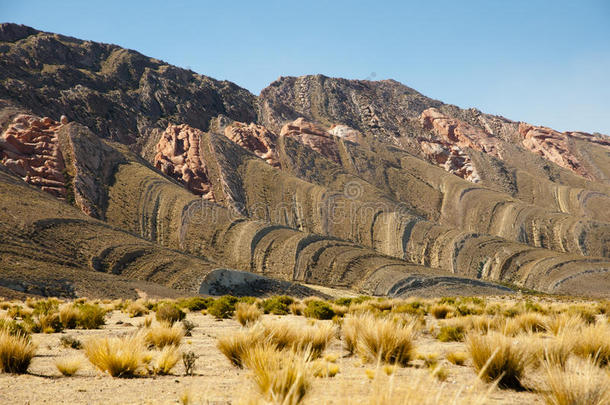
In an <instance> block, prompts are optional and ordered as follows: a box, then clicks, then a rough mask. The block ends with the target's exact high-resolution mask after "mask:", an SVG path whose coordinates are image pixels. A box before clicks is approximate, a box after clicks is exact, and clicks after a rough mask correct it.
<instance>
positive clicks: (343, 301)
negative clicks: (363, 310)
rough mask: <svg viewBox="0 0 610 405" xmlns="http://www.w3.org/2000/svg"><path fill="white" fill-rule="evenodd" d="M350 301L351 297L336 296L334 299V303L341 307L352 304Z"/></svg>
mask: <svg viewBox="0 0 610 405" xmlns="http://www.w3.org/2000/svg"><path fill="white" fill-rule="evenodd" d="M352 301H353V299H352V298H347V297H342V298H337V299H336V300H335V304H337V305H341V306H343V307H349V306H350V305H351V304H352Z"/></svg>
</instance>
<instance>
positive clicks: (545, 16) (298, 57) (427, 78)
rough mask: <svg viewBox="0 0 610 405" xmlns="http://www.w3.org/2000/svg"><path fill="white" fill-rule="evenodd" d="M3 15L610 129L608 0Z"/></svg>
mask: <svg viewBox="0 0 610 405" xmlns="http://www.w3.org/2000/svg"><path fill="white" fill-rule="evenodd" d="M423 3H430V4H423ZM0 20H1V21H11V22H17V23H22V24H26V25H30V26H33V27H35V28H37V29H41V30H45V31H51V32H58V33H62V34H66V35H71V36H75V37H78V38H83V39H89V40H94V41H101V42H107V43H115V44H118V45H121V46H124V47H127V48H131V49H136V50H138V51H140V52H142V53H144V54H145V55H149V56H153V57H156V58H158V59H162V60H165V61H167V62H169V63H172V64H175V65H178V66H182V67H189V68H191V69H193V70H194V71H196V72H198V73H202V74H206V75H209V76H212V77H214V78H217V79H227V80H231V81H233V82H235V83H237V84H239V85H241V86H243V87H245V88H247V89H249V90H250V91H252V92H254V93H256V94H258V93H259V92H260V90H261V89H262V88H264V87H265V86H267V85H268V84H269V83H270V82H272V81H273V80H275V79H277V78H278V77H279V76H293V75H304V74H315V73H322V74H325V75H328V76H337V77H345V78H356V79H364V78H371V77H373V76H374V78H375V79H385V78H393V79H395V80H398V81H400V82H402V83H404V84H406V85H407V86H410V87H412V88H414V89H416V90H418V91H420V92H422V93H423V94H425V95H427V96H430V97H434V98H437V99H439V100H442V101H444V102H447V103H452V104H456V105H458V106H460V107H465V108H467V107H477V108H479V109H481V110H483V111H485V112H489V113H493V114H500V115H503V116H505V117H507V118H510V119H514V120H520V121H528V122H531V123H533V124H538V125H546V126H551V127H553V128H556V129H559V130H583V131H588V132H594V131H598V132H602V133H606V134H610V1H608V0H600V1H593V0H591V1H586V0H584V1H562V0H555V1H540V0H529V1H521V0H514V1H508V0H507V1H500V0H497V1H494V0H487V1H468V2H466V1H434V2H423V1H413V2H408V1H386V2H383V1H344V0H335V1H315V0H310V1H300V2H288V1H264V0H259V1H226V0H225V1H221V0H220V1H214V2H210V1H171V2H170V1H155V0H149V1H146V2H144V1H142V2H137V1H127V0H122V1H113V0H105V1H102V2H96V1H87V0H79V1H49V0H46V1H28V0H17V1H15V0H12V1H9V0H0Z"/></svg>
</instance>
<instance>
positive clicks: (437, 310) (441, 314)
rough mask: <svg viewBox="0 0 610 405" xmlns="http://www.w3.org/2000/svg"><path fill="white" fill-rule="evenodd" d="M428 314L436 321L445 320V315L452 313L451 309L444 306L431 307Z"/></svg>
mask: <svg viewBox="0 0 610 405" xmlns="http://www.w3.org/2000/svg"><path fill="white" fill-rule="evenodd" d="M430 313H431V314H432V316H433V317H435V318H436V319H445V318H447V315H450V314H452V313H453V308H452V307H450V306H449V305H445V304H438V305H433V306H432V307H430Z"/></svg>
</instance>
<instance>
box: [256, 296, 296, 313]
mask: <svg viewBox="0 0 610 405" xmlns="http://www.w3.org/2000/svg"><path fill="white" fill-rule="evenodd" d="M293 303H294V299H293V298H292V297H288V296H286V295H278V296H275V297H271V298H267V299H266V300H264V301H263V311H264V312H265V313H266V314H272V315H287V314H288V312H289V306H290V305H291V304H293Z"/></svg>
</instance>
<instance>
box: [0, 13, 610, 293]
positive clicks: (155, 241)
mask: <svg viewBox="0 0 610 405" xmlns="http://www.w3.org/2000/svg"><path fill="white" fill-rule="evenodd" d="M0 66H1V67H2V69H0V100H2V101H0V168H2V170H3V171H2V173H3V174H2V178H1V179H0V180H2V181H1V182H0V183H1V184H3V185H4V186H3V187H5V191H6V193H3V197H2V198H0V204H1V205H2V207H0V208H2V210H4V211H5V212H9V213H10V212H20V213H21V214H19V215H21V216H23V217H24V218H22V219H21V220H18V217H16V216H15V215H13V214H11V215H8V216H6V217H5V220H6V221H7V222H6V225H7V226H6V230H5V232H6V233H5V235H4V239H5V240H4V241H3V248H2V249H3V250H2V251H3V252H4V253H5V256H3V257H7V258H10V257H16V256H14V255H18V254H21V255H26V256H29V257H30V258H31V263H37V260H43V256H40V255H38V254H34V253H32V251H31V248H28V247H27V244H28V243H34V245H36V244H42V245H44V246H46V249H47V250H48V251H49V254H51V256H49V257H59V256H57V254H58V252H59V253H60V256H62V257H65V259H61V260H59V261H58V260H57V259H53V260H54V263H56V264H55V265H54V266H59V267H56V273H53V274H67V273H65V272H66V270H65V269H63V267H62V266H65V265H66V263H68V262H69V263H72V264H70V266H76V267H79V268H81V269H82V270H81V271H88V272H86V273H83V274H86V275H88V276H91V274H94V273H99V272H102V273H105V274H107V275H106V276H104V277H106V278H104V279H103V280H104V283H112V282H115V281H113V280H115V279H114V278H113V277H115V276H116V277H119V278H120V279H121V280H123V281H120V283H123V284H122V285H126V284H124V283H125V280H140V281H142V282H146V283H153V284H155V283H156V284H160V285H161V286H162V287H163V288H172V289H177V290H181V291H190V292H191V293H193V292H196V291H197V290H198V288H199V287H198V286H199V285H201V288H204V287H203V284H202V283H203V280H205V279H206V278H209V279H210V280H211V279H213V278H214V276H213V274H216V273H217V271H220V270H219V269H225V268H226V269H235V270H239V271H248V272H252V273H257V274H259V275H261V276H264V277H272V278H274V279H278V280H281V281H282V282H286V281H287V282H299V283H300V282H303V283H309V284H320V285H324V286H330V287H340V288H351V289H353V290H355V291H358V292H360V293H367V294H381V295H411V294H420V295H426V294H434V293H439V294H440V293H443V294H445V293H449V292H454V293H459V292H460V291H462V292H465V293H468V292H470V293H492V292H493V293H504V292H506V287H503V286H499V285H497V284H494V282H498V281H499V282H503V283H510V284H513V285H518V286H523V287H527V288H532V289H538V290H542V291H546V292H555V293H564V294H583V295H605V294H610V275H609V273H610V216H609V212H608V207H610V138H609V137H607V136H604V135H601V134H586V133H580V132H566V133H560V132H557V131H554V130H552V129H549V128H543V127H537V126H534V125H531V124H526V123H519V122H514V121H511V120H508V119H506V118H504V117H499V116H492V115H487V114H484V113H481V112H480V111H478V110H475V109H468V110H463V109H459V108H458V107H455V106H451V105H447V104H444V103H442V102H440V101H437V100H433V99H430V98H427V97H425V96H423V95H422V94H420V93H418V92H417V91H415V90H413V89H410V88H408V87H406V86H404V85H402V84H400V83H398V82H395V81H392V80H384V81H362V80H345V79H334V78H328V77H324V76H321V75H316V76H303V77H299V78H294V77H283V78H280V79H278V80H277V81H275V82H274V83H272V84H271V85H270V86H269V87H267V88H266V89H264V90H263V91H262V92H261V94H260V95H259V96H258V97H257V96H254V95H252V94H250V93H249V92H248V91H247V90H245V89H242V88H239V87H238V86H236V85H235V84H233V83H230V82H226V81H223V82H221V81H216V80H214V79H211V78H208V77H206V76H202V75H198V74H196V73H194V72H192V71H188V70H184V69H180V68H177V67H174V66H170V65H167V64H165V63H163V62H161V61H158V60H155V59H152V58H147V57H145V56H144V55H141V54H139V53H137V52H135V51H130V50H125V49H122V48H120V47H117V46H115V45H106V44H98V43H94V42H90V41H80V40H77V39H74V38H69V37H65V36H61V35H57V34H50V33H44V32H39V31H36V30H34V29H32V28H29V27H24V26H18V25H15V24H2V25H1V26H0ZM49 117H52V118H49ZM16 179H21V180H19V181H22V182H23V184H24V185H26V184H29V185H30V186H29V187H35V188H39V189H40V190H42V191H44V192H46V193H48V194H50V195H52V196H53V199H54V200H55V201H56V202H54V203H51V202H50V201H48V199H46V198H42V197H41V194H37V193H36V192H34V191H32V190H30V191H28V192H27V194H28V195H29V196H30V197H29V198H31V199H33V200H34V201H35V204H34V205H36V204H38V200H40V204H42V205H41V206H49V207H50V206H53V207H54V208H53V209H52V210H50V211H49V212H48V213H47V214H48V217H45V215H47V214H44V215H43V217H37V219H35V220H34V222H29V220H27V219H25V218H28V217H30V216H31V215H30V214H28V213H27V212H28V211H27V210H25V211H24V210H21V209H19V210H17V209H16V208H15V207H16V204H22V202H21V198H22V196H21V195H19V193H23V192H22V191H19V192H18V191H17V190H26V189H23V186H19V187H17V188H16V183H15V181H17V180H16ZM14 193H17V194H14ZM39 193H40V191H39ZM42 201H44V203H43V202H42ZM49 204H50V205H49ZM69 205H73V206H75V207H77V208H78V209H79V210H80V211H82V212H83V213H84V214H86V216H88V217H92V218H95V219H97V220H101V221H103V222H100V223H99V224H106V225H105V226H109V227H111V228H112V229H113V231H112V232H118V233H115V234H114V235H115V236H113V237H111V236H108V239H107V240H108V242H110V241H113V242H112V246H108V245H104V243H106V242H100V243H101V245H99V246H100V249H101V250H96V249H98V248H95V247H94V248H93V250H91V253H86V254H85V255H84V256H82V254H80V253H79V254H78V255H77V256H74V255H75V252H78V249H76V250H74V248H73V247H72V246H78V245H80V244H82V243H85V241H84V240H81V239H80V238H81V236H83V235H85V236H86V235H92V232H101V231H94V229H100V228H99V226H100V225H98V223H95V225H94V222H91V223H90V222H88V221H84V220H83V219H79V220H78V221H75V220H73V219H70V220H69V221H66V220H64V219H61V220H60V219H58V218H59V217H62V215H63V214H61V212H62V208H61V207H63V206H65V207H67V208H66V210H68V208H70V209H72V207H69ZM57 215H59V217H56V216H57ZM41 221H42V222H41ZM83 221H84V222H83ZM92 221H95V220H93V219H92ZM42 223H44V224H45V225H44V226H41V225H39V224H42ZM28 224H29V225H28ZM51 224H52V225H51ZM77 224H78V225H77ZM104 229H110V228H104ZM104 232H105V233H104ZM104 232H102V234H108V232H109V231H107V230H106V231H104ZM121 232H124V233H121ZM28 235H29V236H28ZM108 235H110V234H108ZM126 235H132V236H133V237H135V238H138V239H137V242H136V241H134V240H132V239H130V238H131V236H130V237H127V236H126ZM28 239H29V242H28ZM43 241H46V242H43ZM34 245H32V246H34ZM42 245H41V246H42ZM49 249H51V250H49ZM53 249H55V251H56V252H55V253H52V250H53ZM155 249H157V250H155ZM159 249H160V250H159ZM163 249H165V250H163ZM19 252H20V253H19ZM156 252H165V253H163V255H165V256H166V259H167V260H170V261H171V260H174V261H175V263H177V264H176V265H171V266H170V265H169V264H168V263H169V262H166V261H165V260H160V257H161V256H160V255H159V254H160V253H156ZM171 252H175V253H171ZM185 254H186V255H187V256H186V257H193V258H195V259H193V260H201V262H197V264H191V266H192V269H190V270H188V269H185V268H181V267H180V266H181V264H184V263H186V261H185V260H187V259H185V257H183V256H182V255H185ZM75 257H78V258H80V259H76V258H75ZM172 258H173V259H172ZM7 260H8V261H6V260H5V261H3V262H2V264H3V265H4V266H9V267H10V269H11V271H13V272H14V273H11V274H19V272H20V271H21V272H22V273H23V274H24V277H25V275H26V274H30V272H31V269H32V267H31V266H33V265H30V267H28V268H27V269H25V268H22V267H20V266H22V265H20V264H19V262H18V261H15V260H12V259H7ZM65 260H67V262H66V263H64V261H65ZM78 260H80V261H81V262H80V263H77V262H78ZM188 260H191V259H188ZM102 263H106V264H102ZM223 271H224V270H223ZM15 272H16V273H15ZM218 274H220V273H218ZM222 274H225V273H222ZM227 274H233V273H231V272H229V273H227ZM11 277H12V278H11V280H13V281H11V283H12V284H11V283H4V284H3V283H2V276H0V286H2V285H9V284H10V285H14V278H15V276H14V275H12V276H11ZM33 277H34V278H35V276H33ZM48 277H50V279H52V278H53V277H54V276H48ZM91 277H92V276H91ZM238 278H240V279H241V278H243V277H238ZM32 279H33V278H30V279H29V280H30V282H31V280H32ZM68 279H70V280H72V281H70V282H69V283H68V284H70V283H71V284H70V285H72V286H73V285H74V283H75V281H74V280H73V278H68ZM244 279H247V278H244ZM117 280H119V279H118V278H117ZM116 282H117V283H118V282H119V281H116ZM264 284H265V285H274V286H279V285H285V284H281V283H279V284H278V283H275V284H274V283H264ZM9 288H10V287H9ZM66 288H67V289H68V290H70V291H73V290H74V287H69V288H68V287H66ZM122 288H123V287H122ZM125 288H126V287H125ZM219 288H220V287H219ZM274 288H275V287H274ZM277 288H280V287H277ZM282 288H283V287H282ZM37 291H38V290H37ZM202 291H203V290H202ZM206 291H207V290H206ZM72 293H73V292H72ZM72 293H71V294H72Z"/></svg>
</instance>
